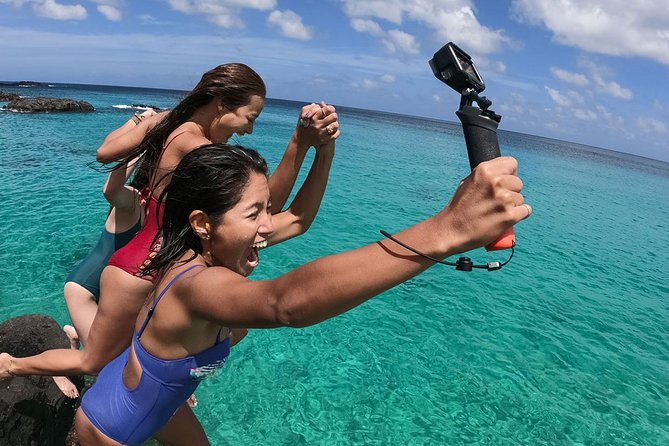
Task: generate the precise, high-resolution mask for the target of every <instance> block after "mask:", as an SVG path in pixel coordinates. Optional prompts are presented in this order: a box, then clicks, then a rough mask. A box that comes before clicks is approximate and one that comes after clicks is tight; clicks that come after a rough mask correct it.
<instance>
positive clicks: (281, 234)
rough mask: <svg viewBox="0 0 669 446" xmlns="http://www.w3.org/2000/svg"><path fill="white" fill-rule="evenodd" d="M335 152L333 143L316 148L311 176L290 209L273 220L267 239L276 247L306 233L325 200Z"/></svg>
mask: <svg viewBox="0 0 669 446" xmlns="http://www.w3.org/2000/svg"><path fill="white" fill-rule="evenodd" d="M334 153H335V142H334V141H331V142H329V143H327V144H324V145H322V146H318V147H317V148H316V156H315V157H314V162H313V164H312V165H311V170H309V175H307V179H306V180H305V181H304V184H302V187H301V188H300V190H299V191H298V192H297V195H296V196H295V199H294V200H293V202H292V203H291V204H290V207H288V209H286V210H285V211H283V212H280V213H278V214H275V215H274V216H273V218H272V220H273V225H274V232H273V233H272V235H271V236H270V238H269V240H268V242H269V244H270V245H276V244H277V243H280V242H282V241H284V240H288V239H290V238H293V237H296V236H298V235H301V234H304V233H305V232H307V229H309V227H310V226H311V223H313V221H314V219H315V218H316V214H317V213H318V209H319V208H320V205H321V201H322V200H323V194H325V187H326V186H327V182H328V176H329V174H330V167H331V166H332V159H333V158H334Z"/></svg>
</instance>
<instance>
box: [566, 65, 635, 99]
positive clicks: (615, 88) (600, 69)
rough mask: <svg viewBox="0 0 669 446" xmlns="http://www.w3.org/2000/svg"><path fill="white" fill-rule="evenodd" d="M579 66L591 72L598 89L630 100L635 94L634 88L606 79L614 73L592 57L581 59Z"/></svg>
mask: <svg viewBox="0 0 669 446" xmlns="http://www.w3.org/2000/svg"><path fill="white" fill-rule="evenodd" d="M579 66H581V67H583V68H584V69H585V70H586V71H588V72H589V75H590V77H591V78H592V82H593V83H594V84H595V88H596V89H597V91H599V92H601V93H604V94H608V95H609V96H613V97H615V98H620V99H625V100H630V99H632V97H633V96H634V95H633V94H632V90H630V89H629V88H625V87H623V86H621V85H620V84H619V83H617V82H615V81H611V80H608V79H606V78H607V77H610V76H611V75H612V73H611V71H610V70H609V69H608V68H607V67H606V66H605V65H602V64H597V63H595V62H594V61H592V60H590V59H585V58H583V59H581V60H580V61H579Z"/></svg>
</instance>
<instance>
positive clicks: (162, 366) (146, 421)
mask: <svg viewBox="0 0 669 446" xmlns="http://www.w3.org/2000/svg"><path fill="white" fill-rule="evenodd" d="M197 266H203V265H194V266H191V267H190V268H188V269H186V270H184V271H182V272H181V273H179V274H178V275H177V276H176V277H174V279H172V281H170V283H169V284H168V285H167V286H166V287H165V289H163V290H162V292H161V293H160V294H159V295H158V298H157V299H156V301H155V303H154V304H153V306H152V307H151V309H150V310H149V313H148V314H147V316H146V319H145V320H144V323H143V324H142V328H141V329H140V330H139V333H135V334H134V336H133V342H132V345H133V346H134V349H135V355H136V356H137V360H138V361H139V364H140V366H141V368H142V376H141V378H140V380H139V383H138V384H137V386H136V387H135V388H134V389H129V388H128V387H126V385H125V383H124V382H123V369H124V368H125V365H126V364H127V362H128V355H129V354H130V347H128V348H127V349H126V350H125V351H124V352H123V353H121V355H120V356H118V357H117V358H116V359H114V360H113V361H112V362H110V363H109V364H107V366H106V367H105V368H104V369H102V371H101V372H100V374H99V375H98V379H97V381H96V382H95V384H94V385H93V386H92V387H91V388H90V389H89V390H88V392H86V393H85V394H84V397H83V400H82V402H81V409H82V410H83V411H84V413H85V414H86V416H87V417H88V419H89V420H90V421H91V423H93V425H94V426H95V427H96V428H98V430H99V431H100V432H102V433H103V434H105V435H106V436H107V437H109V438H111V439H113V440H116V441H118V442H119V443H122V444H127V445H141V444H142V443H143V442H145V441H146V440H148V439H149V438H151V437H152V436H153V435H154V434H155V433H156V432H158V431H159V430H160V429H161V428H162V427H163V426H164V425H165V424H166V423H167V422H168V421H169V420H170V418H171V417H172V415H174V413H175V412H176V411H177V409H178V408H179V407H181V405H182V404H183V403H184V402H186V400H187V399H188V397H189V396H191V395H192V394H193V392H194V391H195V389H196V388H197V386H198V384H199V383H200V381H202V380H203V379H204V378H206V377H208V376H211V375H212V374H213V372H215V371H216V370H218V369H220V368H221V367H223V364H225V361H226V359H227V358H228V355H229V354H230V339H229V337H226V338H225V340H224V341H223V342H221V341H220V339H219V338H220V333H221V332H220V330H219V333H218V336H217V337H216V342H215V344H214V345H213V346H211V347H209V348H208V349H206V350H204V351H202V352H200V353H197V354H196V355H192V356H186V357H185V358H180V359H169V360H166V359H160V358H157V357H155V356H153V355H152V354H150V353H149V352H147V351H146V350H145V349H144V347H142V344H141V342H140V337H141V336H142V333H143V332H144V329H145V328H146V324H147V323H148V322H149V320H150V319H151V316H152V315H153V312H154V310H155V308H156V305H158V302H159V301H160V299H161V298H162V297H163V295H164V294H165V292H166V291H167V290H168V289H169V288H170V287H171V286H172V285H173V284H174V282H176V281H177V280H178V279H179V278H180V277H181V276H182V275H183V274H185V273H187V272H188V271H190V270H191V269H193V268H195V267H197Z"/></svg>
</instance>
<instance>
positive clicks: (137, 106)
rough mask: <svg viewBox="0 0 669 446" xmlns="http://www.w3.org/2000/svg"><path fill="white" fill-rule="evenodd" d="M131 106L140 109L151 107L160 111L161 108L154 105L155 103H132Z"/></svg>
mask: <svg viewBox="0 0 669 446" xmlns="http://www.w3.org/2000/svg"><path fill="white" fill-rule="evenodd" d="M132 108H139V109H140V110H146V109H149V108H152V109H154V110H155V111H157V112H159V111H162V108H160V107H156V106H155V105H151V104H132Z"/></svg>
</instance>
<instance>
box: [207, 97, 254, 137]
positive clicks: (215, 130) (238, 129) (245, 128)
mask: <svg viewBox="0 0 669 446" xmlns="http://www.w3.org/2000/svg"><path fill="white" fill-rule="evenodd" d="M264 106H265V99H264V98H263V97H262V96H258V95H253V96H251V98H250V100H249V103H248V104H246V105H242V106H241V107H237V108H236V109H234V110H230V109H228V108H227V107H225V104H221V107H222V109H221V113H220V115H219V116H218V117H217V118H216V119H214V121H213V122H212V123H211V128H210V132H209V133H210V137H211V141H212V142H223V143H226V142H228V140H229V139H230V138H231V137H232V135H234V134H235V133H236V134H238V135H239V136H243V135H245V134H247V133H248V134H251V133H253V124H254V123H255V120H256V119H258V116H260V113H261V112H262V109H263V107H264Z"/></svg>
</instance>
